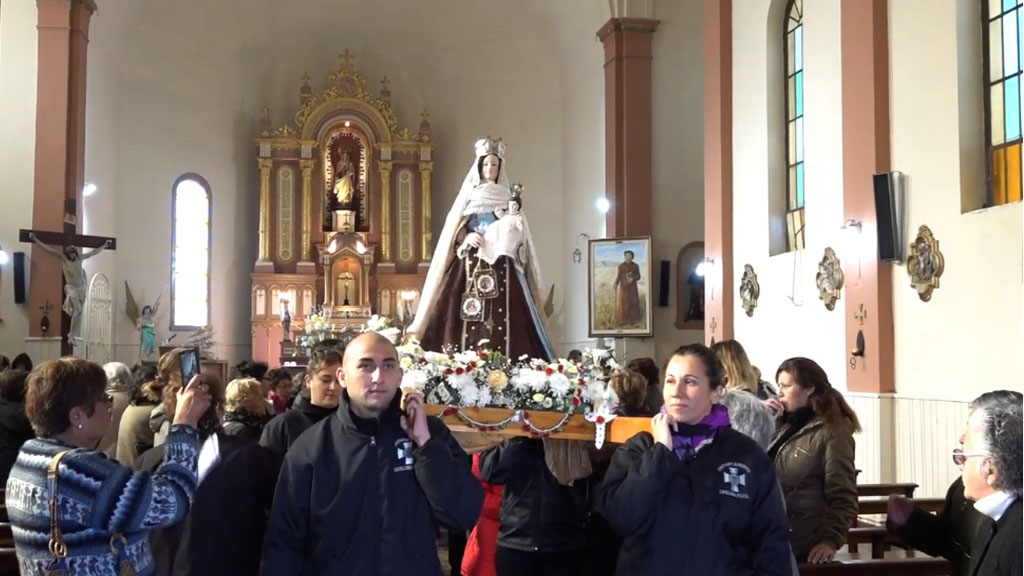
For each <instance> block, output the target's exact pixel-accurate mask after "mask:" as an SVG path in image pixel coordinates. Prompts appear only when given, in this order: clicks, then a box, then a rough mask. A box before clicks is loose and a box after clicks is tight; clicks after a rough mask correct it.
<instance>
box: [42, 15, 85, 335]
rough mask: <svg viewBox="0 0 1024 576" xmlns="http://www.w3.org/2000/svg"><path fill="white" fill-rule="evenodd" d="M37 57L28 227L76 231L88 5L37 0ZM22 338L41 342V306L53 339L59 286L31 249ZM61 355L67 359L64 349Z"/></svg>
mask: <svg viewBox="0 0 1024 576" xmlns="http://www.w3.org/2000/svg"><path fill="white" fill-rule="evenodd" d="M36 6H37V8H38V10H39V20H38V30H39V58H38V79H37V89H36V150H35V184H34V189H33V196H32V228H34V229H37V230H53V231H63V232H65V233H75V232H76V231H78V230H79V227H78V209H77V207H78V205H79V204H80V203H81V194H82V186H83V184H84V180H85V80H86V57H87V49H88V43H89V20H90V18H91V17H92V15H93V13H95V11H96V4H95V2H93V1H92V0H37V2H36ZM30 282H31V286H30V290H29V334H30V335H31V336H42V335H43V334H42V332H41V331H40V330H39V321H40V320H41V319H42V316H43V312H42V310H40V307H42V306H43V305H44V304H45V303H46V302H47V301H49V303H50V305H51V306H53V307H54V308H53V309H52V310H50V313H49V317H50V331H49V333H48V334H47V336H54V337H59V336H60V334H61V325H62V324H64V323H67V322H68V321H69V319H68V318H67V317H64V318H63V320H61V317H62V315H61V313H60V306H61V303H62V302H63V300H64V297H63V286H64V280H63V276H62V272H61V266H60V262H59V261H58V260H57V259H56V258H54V257H53V256H50V255H48V254H46V253H44V252H43V251H42V250H35V249H34V250H32V257H31V279H30ZM64 346H65V348H64V349H63V351H64V353H70V352H71V350H70V348H67V347H66V346H67V345H66V344H65V345H64Z"/></svg>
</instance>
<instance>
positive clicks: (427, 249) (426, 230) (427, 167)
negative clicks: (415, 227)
mask: <svg viewBox="0 0 1024 576" xmlns="http://www.w3.org/2000/svg"><path fill="white" fill-rule="evenodd" d="M433 170H434V163H433V162H420V185H421V186H422V188H423V196H422V198H423V247H422V249H421V250H420V254H422V257H421V258H420V262H430V259H431V257H432V252H433V251H432V250H431V244H432V242H431V240H433V235H432V234H431V233H430V174H431V172H433Z"/></svg>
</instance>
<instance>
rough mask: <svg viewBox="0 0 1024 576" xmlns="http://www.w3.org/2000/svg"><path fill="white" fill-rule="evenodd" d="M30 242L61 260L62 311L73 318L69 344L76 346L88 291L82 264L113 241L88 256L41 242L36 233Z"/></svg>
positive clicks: (78, 251) (31, 235)
mask: <svg viewBox="0 0 1024 576" xmlns="http://www.w3.org/2000/svg"><path fill="white" fill-rule="evenodd" d="M28 237H29V240H31V241H32V242H35V243H36V244H37V245H39V247H40V248H42V249H43V250H44V251H45V252H46V253H47V254H51V255H53V256H56V257H57V258H60V264H61V267H62V268H63V269H64V294H65V296H64V305H63V306H61V310H63V311H64V312H65V313H67V315H68V316H70V317H71V329H70V330H68V344H71V345H72V346H74V345H75V335H76V334H78V326H79V323H80V322H81V319H82V312H83V310H84V309H85V296H86V290H88V280H87V278H86V276H85V269H84V268H83V267H82V263H83V262H85V261H86V260H88V259H89V258H92V257H93V256H95V255H97V254H99V253H100V252H103V251H104V250H105V249H106V248H107V247H108V246H110V244H111V241H110V240H107V243H106V244H104V245H102V246H100V247H99V248H96V249H95V250H93V251H92V252H89V253H88V254H85V253H83V252H82V251H80V250H79V249H78V247H77V246H55V245H53V244H46V243H45V242H41V241H40V240H39V239H38V238H36V235H35V234H34V233H29V235H28Z"/></svg>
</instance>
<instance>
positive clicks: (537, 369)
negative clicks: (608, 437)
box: [398, 341, 618, 414]
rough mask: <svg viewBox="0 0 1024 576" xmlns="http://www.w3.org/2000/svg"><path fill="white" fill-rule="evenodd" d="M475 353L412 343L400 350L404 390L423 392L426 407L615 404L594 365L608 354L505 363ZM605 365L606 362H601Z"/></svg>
mask: <svg viewBox="0 0 1024 576" xmlns="http://www.w3.org/2000/svg"><path fill="white" fill-rule="evenodd" d="M486 344H487V342H486V341H481V342H480V343H479V347H478V348H477V349H476V350H464V351H454V350H449V351H445V352H433V351H426V350H423V348H422V347H420V345H419V343H417V342H415V341H411V342H409V343H407V344H404V345H402V346H399V347H398V351H399V356H400V362H401V365H402V368H403V369H404V370H405V375H404V377H403V379H402V388H403V389H412V390H418V391H421V392H423V394H424V396H425V397H426V399H427V402H428V403H430V404H441V405H446V406H457V407H463V408H465V407H481V408H509V409H513V410H550V411H558V412H562V413H566V414H568V413H581V414H582V413H588V412H591V411H593V409H594V407H595V405H597V404H600V403H608V402H611V406H614V405H616V404H617V400H618V399H617V398H615V393H614V392H613V391H612V390H611V389H610V388H608V387H607V386H606V384H605V382H604V378H603V374H604V370H603V367H602V365H601V363H599V362H598V361H597V360H598V359H599V358H602V357H603V356H605V355H606V354H607V352H606V351H593V352H600V353H599V354H596V355H595V354H594V353H593V352H592V351H589V350H588V351H587V352H586V353H584V355H583V360H582V361H581V362H580V363H578V364H577V363H574V362H571V361H569V360H565V359H557V360H553V361H550V362H549V361H547V360H542V359H538V358H530V357H529V356H520V357H519V358H518V359H517V360H511V359H509V358H506V357H505V356H504V355H503V354H501V353H500V352H497V351H495V350H491V349H489V348H486ZM605 363H607V360H606V361H605Z"/></svg>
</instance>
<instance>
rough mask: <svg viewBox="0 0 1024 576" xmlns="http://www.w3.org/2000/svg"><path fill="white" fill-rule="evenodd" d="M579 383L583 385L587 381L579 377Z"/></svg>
mask: <svg viewBox="0 0 1024 576" xmlns="http://www.w3.org/2000/svg"><path fill="white" fill-rule="evenodd" d="M579 383H580V386H583V385H584V384H586V383H587V381H586V380H584V379H583V378H580V379H579Z"/></svg>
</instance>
